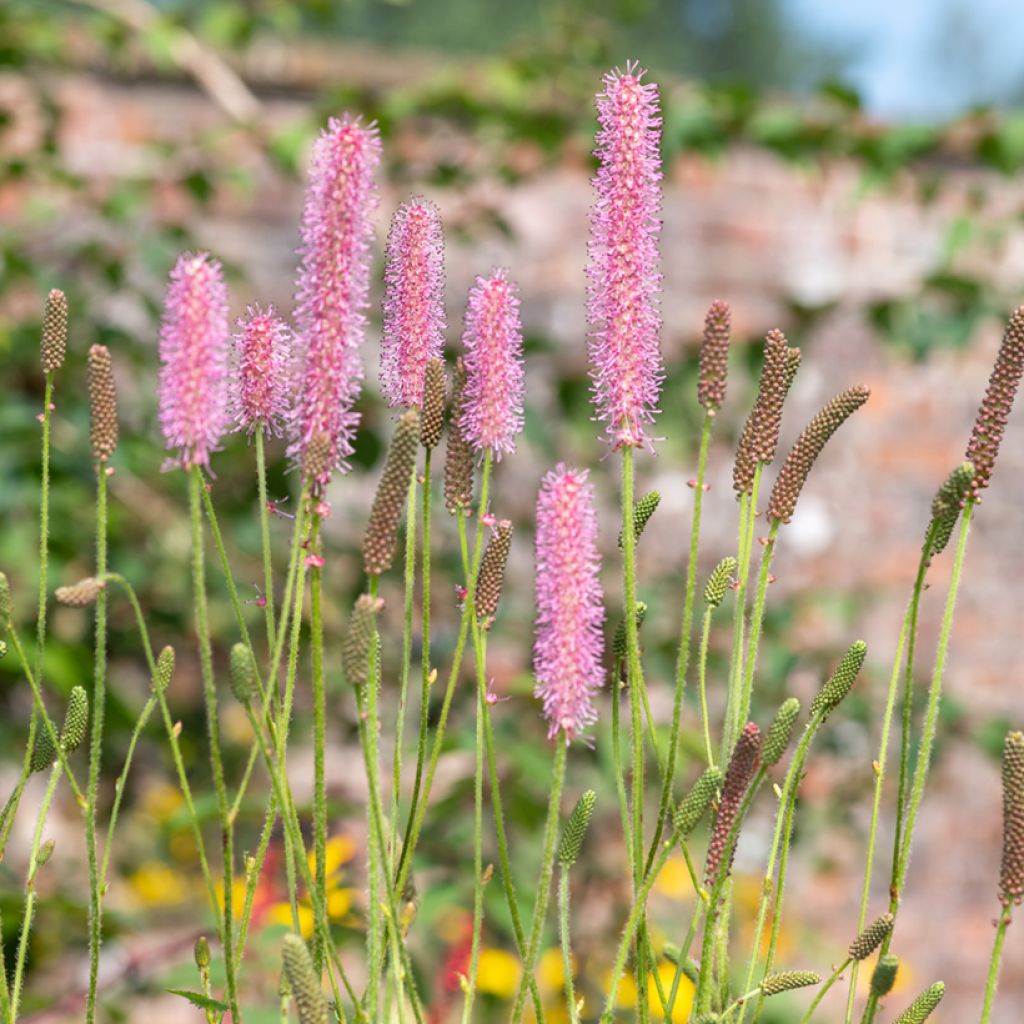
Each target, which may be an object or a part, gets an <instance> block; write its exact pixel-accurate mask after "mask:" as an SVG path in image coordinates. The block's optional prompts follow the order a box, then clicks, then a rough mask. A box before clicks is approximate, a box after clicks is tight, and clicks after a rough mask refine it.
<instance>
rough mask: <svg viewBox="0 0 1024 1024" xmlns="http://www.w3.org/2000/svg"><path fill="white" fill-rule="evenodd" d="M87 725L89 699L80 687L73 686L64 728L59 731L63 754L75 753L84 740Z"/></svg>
mask: <svg viewBox="0 0 1024 1024" xmlns="http://www.w3.org/2000/svg"><path fill="white" fill-rule="evenodd" d="M88 724H89V697H88V694H86V692H85V690H84V688H83V687H81V686H73V687H72V688H71V693H70V694H69V695H68V709H67V712H66V713H65V715H64V727H63V728H62V729H61V731H60V745H61V749H62V750H63V751H64V753H65V754H71V753H73V752H74V751H76V750H77V749H78V748H79V747H80V746H81V745H82V740H84V739H85V730H86V727H87V726H88Z"/></svg>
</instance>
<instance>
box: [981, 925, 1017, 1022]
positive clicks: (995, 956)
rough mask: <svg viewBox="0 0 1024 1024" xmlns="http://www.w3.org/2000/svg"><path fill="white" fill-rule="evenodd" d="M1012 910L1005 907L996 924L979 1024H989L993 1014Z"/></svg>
mask: <svg viewBox="0 0 1024 1024" xmlns="http://www.w3.org/2000/svg"><path fill="white" fill-rule="evenodd" d="M1010 918H1011V911H1010V908H1009V907H1004V908H1003V912H1002V913H1001V914H1000V915H999V923H998V924H997V925H996V939H995V943H994V944H993V946H992V959H991V960H990V961H989V965H988V979H987V980H986V982H985V1002H984V1003H983V1004H982V1008H981V1020H980V1021H979V1022H978V1024H988V1022H989V1018H990V1017H991V1016H992V1003H993V1002H994V1001H995V997H996V982H997V981H998V980H999V964H1000V962H1001V961H1002V959H1003V943H1004V942H1005V941H1006V929H1007V928H1008V927H1009V925H1010Z"/></svg>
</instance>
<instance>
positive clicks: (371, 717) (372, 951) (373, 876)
mask: <svg viewBox="0 0 1024 1024" xmlns="http://www.w3.org/2000/svg"><path fill="white" fill-rule="evenodd" d="M378 582H379V577H377V576H371V577H370V594H371V595H372V596H373V597H376V596H377V585H378ZM376 664H377V632H376V630H374V636H373V640H372V641H371V642H370V667H371V671H370V676H369V682H368V683H367V684H366V701H365V708H364V714H365V716H366V726H365V730H364V736H365V741H364V743H363V744H362V746H363V751H364V752H363V757H364V761H365V765H366V781H367V788H368V799H367V808H366V813H367V819H368V820H367V826H368V828H369V830H370V836H371V841H370V843H369V845H368V849H367V859H366V875H367V889H368V893H367V897H368V899H367V902H368V906H367V914H368V916H369V919H370V920H369V925H370V927H369V928H368V929H367V933H366V942H367V945H366V955H367V959H368V961H369V968H368V973H369V977H368V979H367V995H368V1000H369V1001H368V1004H367V1014H368V1016H369V1018H370V1020H371V1021H376V1020H377V1005H378V997H379V988H380V980H381V971H382V966H381V965H382V963H383V948H382V945H381V913H380V875H381V860H382V859H384V858H385V856H386V854H385V849H386V847H385V840H384V835H383V829H381V834H380V835H379V836H378V835H377V832H376V828H375V825H374V814H375V811H376V798H375V794H376V792H377V789H378V786H377V779H378V772H379V767H378V766H379V757H380V755H379V752H378V730H379V728H380V720H379V714H378V710H377V696H378V686H377V676H376V674H375V673H374V671H373V669H374V667H375V666H376Z"/></svg>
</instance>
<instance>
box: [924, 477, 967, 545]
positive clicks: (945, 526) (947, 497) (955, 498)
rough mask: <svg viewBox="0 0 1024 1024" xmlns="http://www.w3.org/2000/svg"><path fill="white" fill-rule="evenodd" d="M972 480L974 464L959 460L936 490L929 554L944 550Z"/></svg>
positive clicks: (933, 501) (933, 502)
mask: <svg viewBox="0 0 1024 1024" xmlns="http://www.w3.org/2000/svg"><path fill="white" fill-rule="evenodd" d="M973 481H974V466H972V465H971V463H969V462H961V463H960V465H959V466H957V467H956V469H954V470H953V472H952V473H950V474H949V476H947V477H946V479H945V481H944V482H943V484H942V486H941V487H940V488H939V489H938V491H937V492H936V494H935V497H934V498H933V499H932V524H931V534H932V545H931V554H933V555H939V554H941V553H942V552H943V551H945V550H946V545H947V544H948V543H949V538H950V537H951V536H952V535H953V528H954V527H955V526H956V523H957V520H958V519H959V518H960V510H961V509H962V508H963V507H964V503H965V502H966V501H967V499H968V498H969V497H970V495H971V485H972V483H973Z"/></svg>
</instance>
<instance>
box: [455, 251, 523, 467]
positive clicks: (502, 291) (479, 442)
mask: <svg viewBox="0 0 1024 1024" xmlns="http://www.w3.org/2000/svg"><path fill="white" fill-rule="evenodd" d="M462 344H463V345H464V346H465V349H466V375H467V376H466V390H465V394H464V405H463V409H462V417H461V421H460V427H461V430H462V434H463V436H464V437H465V439H466V441H467V442H468V443H469V444H470V445H471V446H472V447H473V448H475V449H476V450H477V451H485V450H486V449H490V450H491V451H492V452H494V454H495V456H496V457H497V458H499V459H500V458H501V456H502V454H503V453H505V452H512V451H515V438H516V434H518V433H519V431H520V430H522V429H523V329H522V325H521V324H520V322H519V289H518V288H517V287H516V285H515V282H514V281H510V280H509V277H508V271H506V270H503V269H499V270H495V271H494V272H493V273H492V274H491V276H490V277H478V278H477V279H476V283H475V284H474V285H473V287H472V288H471V289H470V292H469V301H468V304H467V306H466V322H465V327H464V329H463V334H462Z"/></svg>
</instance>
